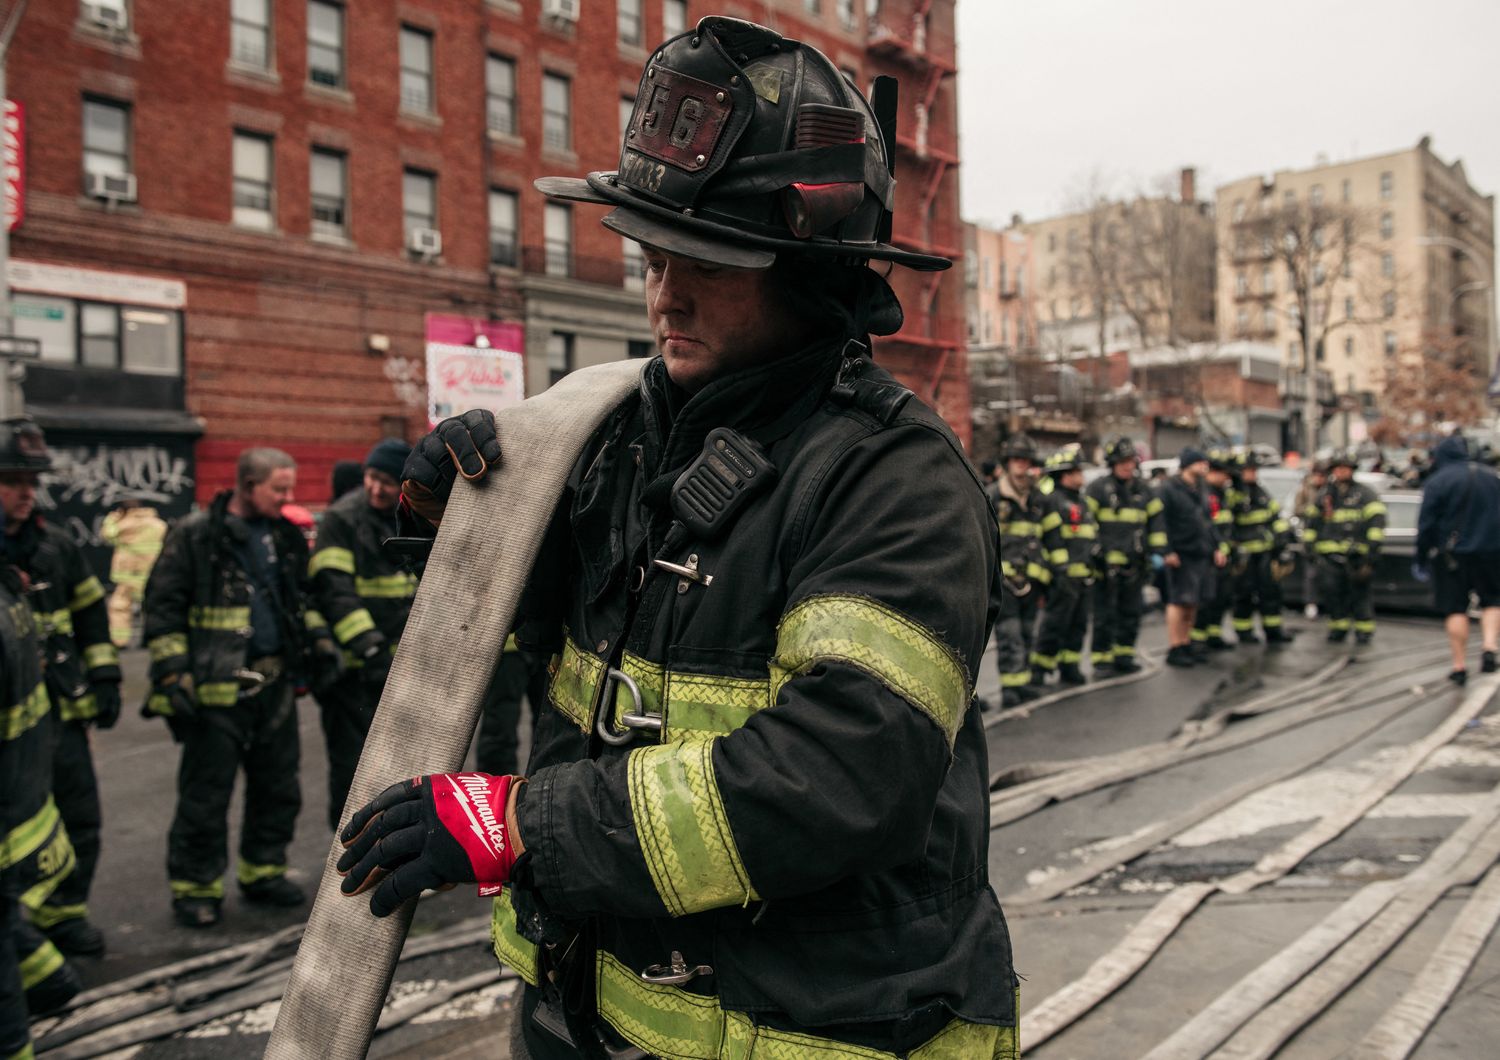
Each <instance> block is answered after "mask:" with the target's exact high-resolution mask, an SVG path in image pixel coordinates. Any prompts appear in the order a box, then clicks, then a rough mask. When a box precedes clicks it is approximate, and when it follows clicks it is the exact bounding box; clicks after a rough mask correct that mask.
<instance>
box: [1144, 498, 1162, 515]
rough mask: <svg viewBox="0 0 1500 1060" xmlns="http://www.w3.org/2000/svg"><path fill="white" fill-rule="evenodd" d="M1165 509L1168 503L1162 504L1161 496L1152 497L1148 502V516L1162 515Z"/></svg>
mask: <svg viewBox="0 0 1500 1060" xmlns="http://www.w3.org/2000/svg"><path fill="white" fill-rule="evenodd" d="M1165 510H1166V505H1164V504H1162V502H1161V498H1160V497H1152V498H1151V499H1150V500H1149V501H1147V502H1146V515H1147V516H1152V515H1160V514H1161V513H1162V512H1163V511H1165Z"/></svg>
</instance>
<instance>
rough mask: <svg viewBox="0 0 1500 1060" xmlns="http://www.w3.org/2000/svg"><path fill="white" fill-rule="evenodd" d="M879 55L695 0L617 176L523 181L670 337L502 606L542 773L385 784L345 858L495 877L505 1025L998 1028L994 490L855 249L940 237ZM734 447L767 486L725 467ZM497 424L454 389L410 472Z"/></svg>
mask: <svg viewBox="0 0 1500 1060" xmlns="http://www.w3.org/2000/svg"><path fill="white" fill-rule="evenodd" d="M892 87H893V86H892V85H891V84H890V83H889V82H886V81H884V80H882V79H877V81H876V83H875V88H874V96H875V102H874V104H873V105H872V104H870V103H867V102H866V100H865V99H864V98H863V97H862V96H861V95H860V94H859V91H858V89H857V88H856V87H855V86H854V85H853V83H852V82H851V81H849V80H848V79H847V78H845V77H843V76H842V75H841V74H840V73H839V71H838V68H837V67H836V66H835V65H834V64H833V63H832V62H830V61H829V60H828V59H827V58H826V57H825V56H824V55H823V54H822V53H820V52H818V51H817V50H816V49H814V48H813V47H811V46H810V45H807V44H803V43H801V42H798V41H794V40H790V39H788V38H784V37H782V36H780V35H779V34H777V33H775V32H774V31H772V30H769V29H765V28H763V27H759V26H755V25H752V24H750V23H747V22H741V21H739V20H737V19H731V18H724V17H718V16H710V17H707V18H704V19H703V20H702V21H700V22H699V23H698V25H697V27H696V28H695V29H693V30H692V31H691V32H689V33H685V34H683V35H681V36H678V37H675V38H673V39H672V40H670V41H668V42H667V43H666V44H664V45H662V46H661V47H659V48H657V49H656V50H655V51H653V53H652V58H651V60H650V63H649V65H648V68H647V70H646V72H645V76H643V78H642V81H641V88H640V92H639V94H638V96H637V97H636V98H637V104H636V110H635V113H634V115H633V117H632V118H631V120H630V122H629V125H628V128H627V132H626V141H625V142H626V145H627V146H626V147H625V150H624V152H623V155H622V168H621V170H620V171H619V172H618V173H608V174H600V173H596V174H592V175H591V176H590V177H588V178H586V179H571V178H547V179H544V180H542V181H540V182H539V186H540V187H541V189H542V190H543V191H544V192H545V193H547V194H549V195H553V196H558V197H563V198H567V199H572V200H575V201H584V202H603V203H605V204H607V205H611V206H613V207H615V209H614V212H612V213H610V214H608V215H607V216H606V217H605V223H606V224H607V225H608V226H609V227H610V228H612V229H613V230H615V231H616V232H620V233H623V234H625V235H626V236H628V237H629V238H632V239H635V240H637V241H639V242H641V243H642V244H643V250H644V256H645V262H646V306H647V316H648V319H649V320H650V323H651V325H652V328H653V332H654V334H655V336H656V341H657V346H658V349H659V351H660V356H658V357H656V358H653V359H652V360H650V361H648V362H646V363H645V364H644V366H643V369H642V376H641V384H640V388H639V390H638V391H636V392H634V393H633V394H632V396H631V397H629V398H628V399H627V400H625V401H624V402H623V403H622V404H621V405H620V406H619V407H618V409H617V410H616V411H615V412H614V413H613V414H612V415H611V416H609V417H608V418H607V419H606V420H605V422H604V424H603V426H602V427H601V428H600V429H599V430H598V431H597V432H596V434H595V436H594V438H593V439H592V441H591V442H590V443H589V444H588V445H587V446H585V449H584V452H583V454H582V456H581V457H580V459H579V461H578V463H577V465H576V470H575V472H574V475H575V477H574V480H573V487H572V488H571V489H570V490H569V491H568V492H567V493H566V494H565V495H564V497H563V499H562V503H561V504H560V505H559V507H558V509H557V514H556V517H555V519H554V522H553V524H552V527H551V532H550V534H549V536H548V537H547V538H546V544H544V546H543V548H544V552H543V558H542V559H541V561H540V563H539V564H538V566H537V568H536V570H535V571H534V572H533V576H532V586H531V588H532V590H533V591H532V592H531V593H529V594H528V596H527V598H526V599H527V600H529V601H532V602H533V603H534V604H535V605H536V606H535V609H533V608H525V607H523V611H522V614H521V625H520V627H519V629H518V630H517V639H518V641H519V643H520V645H521V647H522V648H523V649H528V650H536V649H541V648H548V649H551V650H553V651H555V652H556V653H557V655H558V658H557V660H556V663H555V665H554V677H553V681H552V687H551V696H550V698H551V704H552V709H550V710H548V711H547V712H546V714H545V716H544V717H543V719H542V721H541V723H540V725H539V726H538V731H537V742H536V747H535V749H534V751H533V754H532V758H531V762H530V776H529V777H528V778H526V781H525V782H524V783H523V782H521V780H520V779H519V778H515V777H509V776H506V777H497V776H491V775H488V774H460V775H457V776H455V775H453V774H448V775H444V776H437V777H422V778H416V779H415V780H406V781H402V782H401V783H399V784H396V785H394V786H393V787H392V788H390V789H388V790H387V791H386V792H384V793H383V794H382V795H380V796H379V797H377V798H376V799H375V800H374V801H373V802H372V803H371V804H370V805H369V806H366V807H364V808H362V809H360V810H359V811H357V812H356V813H355V815H354V817H353V818H352V820H351V822H350V825H349V827H347V828H346V829H345V831H344V838H345V841H346V842H347V843H348V845H349V846H348V850H347V851H346V852H345V854H344V856H343V858H342V859H341V860H340V863H339V864H340V867H341V869H343V870H344V871H347V872H348V876H347V877H346V879H345V881H344V889H345V890H346V892H348V893H360V892H361V891H364V890H365V889H367V888H371V889H372V890H371V892H370V894H369V895H368V896H367V898H368V900H369V902H370V906H371V909H372V910H373V911H374V912H375V913H377V914H388V913H390V912H392V911H394V910H395V909H397V908H398V907H400V906H401V905H402V904H403V903H404V902H406V901H407V900H409V899H411V898H413V897H415V896H416V895H417V894H418V893H419V892H420V891H421V890H422V889H423V888H424V887H427V886H435V885H436V886H440V885H442V884H446V883H453V882H460V881H478V882H479V883H480V884H481V887H482V888H483V889H484V890H485V891H488V892H490V893H493V891H495V890H499V889H500V887H501V885H503V884H505V883H507V882H509V884H510V887H509V888H508V889H506V890H504V891H503V892H502V896H501V899H500V902H499V904H498V906H497V908H496V914H495V927H494V937H495V942H496V949H497V951H498V953H499V954H500V955H501V959H502V960H503V961H504V962H505V963H506V964H507V965H509V966H510V967H512V968H515V969H517V970H518V971H519V972H520V974H521V976H522V977H523V978H524V979H525V980H526V981H527V984H528V985H527V988H526V990H525V991H524V994H523V1000H522V1004H521V1018H519V1019H518V1020H517V1021H516V1023H515V1028H516V1033H517V1034H518V1035H520V1036H522V1038H523V1041H522V1042H521V1044H520V1049H524V1050H525V1052H524V1054H523V1053H520V1049H517V1050H513V1051H514V1052H516V1053H517V1054H518V1055H530V1056H532V1057H535V1058H538V1060H550V1058H553V1057H570V1058H571V1057H604V1056H606V1055H608V1056H617V1057H640V1056H646V1055H661V1056H686V1055H692V1056H718V1055H720V1051H721V1049H723V1048H729V1049H732V1050H733V1049H738V1050H740V1051H741V1052H746V1053H747V1054H748V1050H749V1049H750V1048H751V1043H752V1042H753V1047H754V1051H755V1052H756V1055H762V1054H764V1055H767V1056H770V1055H778V1056H806V1055H816V1056H818V1057H821V1058H824V1060H840V1058H849V1060H853V1058H856V1057H874V1056H888V1055H899V1056H911V1057H916V1058H918V1060H923V1058H934V1057H938V1056H943V1057H947V1056H983V1057H1013V1056H1015V1051H1016V1046H1015V1032H1014V1025H1015V1019H1016V1008H1015V988H1016V985H1017V980H1016V978H1015V975H1014V972H1013V971H1012V967H1011V961H1010V949H1009V946H1008V943H1007V942H1006V929H1005V922H1004V918H1003V917H1002V915H1001V913H1000V908H999V905H998V903H997V901H996V899H995V896H994V893H993V891H992V890H991V888H990V886H989V884H988V883H987V882H986V865H987V863H988V849H987V848H988V836H989V828H988V795H987V794H986V789H987V777H986V772H987V770H986V765H985V761H986V755H985V748H984V736H983V721H982V719H981V717H980V713H979V711H978V710H972V709H969V707H970V706H971V701H972V695H973V688H972V684H971V676H972V675H973V674H974V673H975V668H976V666H977V665H978V663H979V660H980V659H981V658H982V656H983V652H984V649H985V645H986V643H987V640H988V637H989V633H990V629H989V627H990V624H991V621H990V619H989V617H987V616H989V615H993V614H994V613H995V612H996V611H997V610H998V608H999V605H1000V596H999V592H1000V588H999V580H1000V564H999V561H998V557H997V555H996V537H995V524H994V522H993V515H992V513H991V508H990V506H989V505H988V504H987V503H986V501H985V498H984V492H983V488H982V485H981V483H980V481H979V478H978V476H977V475H976V474H975V473H974V471H973V470H972V469H971V468H970V467H969V464H968V461H967V460H966V459H965V458H964V456H963V451H962V448H961V447H960V446H959V444H958V443H957V441H956V439H955V438H954V436H953V434H952V432H951V431H950V430H949V428H948V427H947V425H946V424H945V423H944V422H943V420H942V419H941V418H940V417H939V416H938V415H937V414H936V413H935V412H933V411H932V410H931V409H930V408H929V407H928V406H927V405H925V404H924V403H923V402H922V401H921V400H920V399H919V398H917V397H916V396H914V395H913V394H912V393H911V392H910V391H909V390H907V389H906V388H904V387H903V386H901V385H900V384H899V383H898V382H896V381H895V379H894V378H893V377H892V376H891V375H890V374H888V373H887V372H886V371H884V370H883V369H882V368H880V367H878V366H876V365H875V364H874V363H873V362H872V361H871V360H870V357H869V348H870V347H869V344H868V343H869V335H870V334H872V333H874V334H887V333H891V332H893V331H894V330H895V329H896V328H897V327H899V326H900V319H901V318H900V310H899V302H898V301H897V300H896V298H895V295H894V294H893V293H892V291H891V289H890V288H889V287H888V286H887V285H886V284H885V281H884V280H883V278H882V277H881V275H880V274H879V273H878V272H877V271H876V270H874V269H872V268H870V267H868V266H867V265H866V264H865V262H866V261H867V260H875V261H882V262H891V261H895V262H904V263H906V264H909V265H914V266H917V267H921V268H938V267H942V266H944V265H945V264H946V262H945V261H944V260H942V259H934V258H930V257H925V256H922V255H917V254H914V253H911V252H907V251H902V250H899V249H897V248H895V247H893V246H890V245H889V244H887V243H884V242H882V241H881V240H880V234H881V233H882V232H886V231H889V223H890V214H889V213H887V212H886V205H885V204H886V203H889V202H892V201H893V200H891V199H890V198H889V196H888V192H889V191H890V190H891V187H890V185H889V183H888V180H889V169H888V167H887V164H886V158H887V157H888V155H887V152H888V151H890V150H891V149H892V148H891V146H890V145H891V144H892V143H894V139H893V133H894V129H893V127H892V126H891V124H890V120H889V118H890V116H891V115H893V114H894V113H895V109H894V106H895V101H894V99H893V98H892V97H890V95H889V91H890V89H891V88H892ZM876 114H879V115H882V116H884V117H885V118H886V119H887V120H885V121H884V122H882V121H876V120H875V117H874V115H876ZM674 130H675V131H674ZM818 144H829V145H830V146H828V147H823V146H815V145H818ZM721 446H722V448H721ZM726 450H727V451H729V452H732V454H733V456H734V462H735V463H736V464H737V465H742V466H744V467H746V468H751V469H753V470H754V471H755V474H754V476H753V481H755V482H758V483H763V484H764V485H762V486H761V487H760V488H759V491H758V492H757V491H755V490H753V489H751V488H747V487H748V483H749V481H751V480H749V479H745V478H736V479H735V481H736V482H738V483H740V485H734V486H731V485H730V481H729V480H728V479H725V478H722V477H718V475H719V472H717V471H716V470H715V461H718V466H719V467H724V466H726V465H724V463H723V460H724V459H728V458H727V457H724V458H721V457H720V456H718V455H716V454H720V453H723V452H725V451H726ZM499 458H500V451H499V446H498V445H497V444H496V442H495V436H494V427H493V419H492V418H490V417H488V416H487V415H486V414H483V413H479V412H473V413H467V414H465V416H463V417H461V418H458V419H455V420H449V421H445V422H444V423H443V424H440V425H439V427H438V430H437V432H436V434H435V435H431V436H429V437H428V438H426V439H423V440H422V442H420V443H418V445H417V447H416V451H415V452H414V453H413V455H412V459H411V461H410V462H409V463H408V465H407V481H406V482H405V483H404V484H403V497H404V498H405V501H406V503H409V504H410V505H411V506H412V508H413V510H414V511H416V512H418V513H426V514H427V516H428V517H430V518H440V516H441V507H442V504H443V502H444V500H445V499H446V496H447V491H448V489H449V487H450V485H451V483H452V481H453V479H454V478H455V477H456V475H457V473H458V471H457V470H456V468H461V469H462V472H463V474H465V475H466V476H469V477H477V476H479V475H482V474H483V473H484V472H485V469H486V468H487V467H488V466H489V464H490V463H491V462H493V461H495V460H498V459H499ZM771 468H774V469H775V472H774V481H773V479H772V472H771V471H770V469H771ZM710 482H717V483H718V484H719V485H721V486H730V488H729V492H728V493H726V494H723V495H722V496H723V498H724V502H725V505H724V507H723V508H722V509H718V508H716V509H714V511H713V512H711V513H709V514H704V511H703V510H702V509H697V508H694V507H693V506H692V502H691V498H692V497H693V496H696V495H697V494H696V492H695V491H696V489H697V488H700V487H704V488H706V487H707V486H708V484H709V483H710ZM679 483H682V485H680V486H679V485H678V484H679ZM937 513H941V517H940V518H939V517H936V515H937ZM497 529H500V528H497ZM710 578H712V581H710V580H709V579H710ZM454 604H455V606H459V602H458V601H455V602H454ZM474 618H475V620H476V621H483V620H484V615H483V614H482V613H479V612H476V614H475V616H474ZM637 697H639V698H637ZM601 703H602V707H600V708H599V709H598V710H596V706H598V705H599V704H601ZM466 810H468V811H473V812H474V813H475V814H476V816H477V817H478V818H479V819H481V820H484V821H487V822H489V823H487V824H486V825H485V829H486V830H487V832H488V836H489V837H490V839H492V840H493V841H492V842H491V841H490V840H489V839H487V840H486V845H485V846H483V847H481V846H480V844H479V843H478V841H477V840H476V838H475V836H474V833H473V832H472V831H471V830H470V829H469V828H468V827H467V825H466V824H465V825H459V824H456V823H454V818H453V817H452V816H451V815H452V814H453V813H459V814H460V815H461V814H462V813H463V812H465V811H466ZM419 822H426V823H419ZM486 851H487V852H486ZM471 854H472V856H473V858H474V859H476V860H470V855H471ZM513 857H514V858H515V860H512V858H513ZM392 870H393V871H392ZM539 943H541V944H540V945H539ZM724 1043H739V1044H737V1045H733V1044H731V1045H725V1044H724Z"/></svg>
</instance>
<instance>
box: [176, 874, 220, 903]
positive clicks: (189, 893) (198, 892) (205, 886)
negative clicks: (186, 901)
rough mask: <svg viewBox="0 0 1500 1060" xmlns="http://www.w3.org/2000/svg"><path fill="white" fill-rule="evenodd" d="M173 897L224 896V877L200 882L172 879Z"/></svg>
mask: <svg viewBox="0 0 1500 1060" xmlns="http://www.w3.org/2000/svg"><path fill="white" fill-rule="evenodd" d="M170 882H171V884H172V897H173V898H223V897H224V877H222V876H220V877H219V878H218V879H216V880H210V881H208V882H207V883H199V882H197V881H196V880H172V881H170Z"/></svg>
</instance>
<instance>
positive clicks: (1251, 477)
mask: <svg viewBox="0 0 1500 1060" xmlns="http://www.w3.org/2000/svg"><path fill="white" fill-rule="evenodd" d="M1240 478H1242V479H1243V480H1245V481H1246V482H1249V483H1251V484H1254V483H1255V481H1256V480H1257V479H1259V478H1260V468H1258V467H1251V466H1250V465H1248V464H1247V465H1245V467H1244V469H1243V470H1241V471H1240Z"/></svg>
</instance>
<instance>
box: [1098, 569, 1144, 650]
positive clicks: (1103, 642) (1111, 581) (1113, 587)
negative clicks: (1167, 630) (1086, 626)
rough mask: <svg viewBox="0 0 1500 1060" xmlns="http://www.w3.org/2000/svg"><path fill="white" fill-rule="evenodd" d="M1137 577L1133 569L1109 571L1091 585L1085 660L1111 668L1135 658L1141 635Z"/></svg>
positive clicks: (1140, 602)
mask: <svg viewBox="0 0 1500 1060" xmlns="http://www.w3.org/2000/svg"><path fill="white" fill-rule="evenodd" d="M1142 609H1143V604H1142V601H1141V575H1140V573H1139V571H1138V570H1137V569H1136V568H1133V567H1111V568H1110V569H1109V571H1108V572H1107V573H1106V574H1105V576H1104V577H1102V578H1100V579H1099V580H1098V581H1097V582H1095V583H1094V635H1093V639H1092V640H1091V641H1090V651H1089V660H1090V661H1091V662H1092V663H1093V664H1094V665H1095V666H1112V665H1113V664H1114V661H1115V660H1116V659H1133V658H1135V640H1136V637H1137V636H1139V635H1140V632H1141V611H1142Z"/></svg>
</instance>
